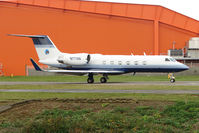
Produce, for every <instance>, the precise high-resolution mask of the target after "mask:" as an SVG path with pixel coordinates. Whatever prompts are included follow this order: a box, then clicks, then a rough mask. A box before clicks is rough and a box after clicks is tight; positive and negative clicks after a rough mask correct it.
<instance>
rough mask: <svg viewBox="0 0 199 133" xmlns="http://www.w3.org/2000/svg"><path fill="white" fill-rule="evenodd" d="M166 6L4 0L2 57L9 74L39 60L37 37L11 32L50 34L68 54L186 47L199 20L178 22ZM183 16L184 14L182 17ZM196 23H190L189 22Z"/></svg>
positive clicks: (22, 71) (1, 5) (153, 51)
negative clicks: (32, 60)
mask: <svg viewBox="0 0 199 133" xmlns="http://www.w3.org/2000/svg"><path fill="white" fill-rule="evenodd" d="M168 12H169V13H170V16H172V15H173V14H172V13H173V11H170V10H168V9H165V8H163V7H160V6H149V5H133V4H117V3H104V2H87V1H76V0H44V1H41V0H9V1H7V2H6V1H0V17H1V25H0V46H1V48H0V62H1V63H2V64H3V66H4V70H3V71H4V74H5V75H10V74H14V75H25V65H30V61H29V58H30V57H32V58H34V59H38V57H37V54H36V51H35V49H34V45H33V43H32V40H31V39H28V38H17V37H11V36H7V34H40V35H42V34H44V35H48V36H49V37H50V38H51V40H52V41H53V42H54V43H55V45H56V46H57V47H58V48H59V49H60V50H61V51H62V52H67V53H80V52H85V53H102V54H125V55H128V54H131V53H133V54H143V52H145V53H146V54H150V55H151V54H157V55H158V54H161V53H166V52H167V50H168V49H170V48H172V42H173V41H175V42H176V48H183V47H184V46H185V42H186V41H188V40H189V39H190V38H191V37H194V36H197V35H198V33H199V22H198V21H195V20H193V19H191V18H188V17H185V18H184V16H182V17H183V20H184V19H185V20H186V21H183V22H184V23H182V22H180V23H179V22H178V19H179V17H178V13H175V12H174V14H175V17H172V18H171V21H168V20H167V19H165V17H166V16H165V15H168ZM180 20H181V21H182V19H180ZM190 24H191V25H192V26H189V25H190Z"/></svg>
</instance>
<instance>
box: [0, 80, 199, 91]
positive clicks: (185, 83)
mask: <svg viewBox="0 0 199 133" xmlns="http://www.w3.org/2000/svg"><path fill="white" fill-rule="evenodd" d="M52 84H87V83H84V82H76V83H75V82H0V85H52ZM87 85H90V84H87ZM94 85H132V86H133V85H146V86H148V85H163V86H164V85H165V86H198V87H199V81H178V82H175V83H170V82H168V81H153V82H152V81H149V82H140V81H138V82H120V83H119V82H109V83H105V84H101V83H94ZM0 92H49V93H145V94H147V93H151V94H199V90H123V89H103V90H102V89H101V90H100V89H81V88H80V89H70V88H66V89H56V88H55V89H0Z"/></svg>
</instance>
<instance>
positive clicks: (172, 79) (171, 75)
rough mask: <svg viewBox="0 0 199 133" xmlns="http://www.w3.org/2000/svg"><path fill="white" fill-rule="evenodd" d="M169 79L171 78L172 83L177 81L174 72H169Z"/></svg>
mask: <svg viewBox="0 0 199 133" xmlns="http://www.w3.org/2000/svg"><path fill="white" fill-rule="evenodd" d="M168 79H169V80H170V82H171V83H174V82H175V81H176V80H175V77H174V75H173V73H169V74H168Z"/></svg>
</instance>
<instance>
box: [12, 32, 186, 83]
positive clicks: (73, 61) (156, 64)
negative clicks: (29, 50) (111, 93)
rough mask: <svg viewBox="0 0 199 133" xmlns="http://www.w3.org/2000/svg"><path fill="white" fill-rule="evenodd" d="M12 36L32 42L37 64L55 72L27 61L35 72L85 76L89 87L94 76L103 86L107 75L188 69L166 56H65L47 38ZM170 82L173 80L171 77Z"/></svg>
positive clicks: (170, 71)
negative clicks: (50, 67)
mask: <svg viewBox="0 0 199 133" xmlns="http://www.w3.org/2000/svg"><path fill="white" fill-rule="evenodd" d="M10 35H11V36H18V37H29V38H32V40H33V43H34V46H35V48H36V51H37V54H38V57H39V62H40V63H42V64H45V65H48V66H52V67H56V68H59V69H58V70H43V69H41V68H40V67H39V66H38V65H37V63H35V61H34V60H33V59H30V60H31V62H32V64H33V66H34V67H35V69H36V70H37V71H44V72H55V73H63V74H71V75H85V74H88V79H87V82H88V83H94V78H93V75H96V74H102V75H103V76H102V77H101V79H100V82H101V83H106V82H107V79H108V75H119V74H125V73H134V74H135V73H136V72H166V73H173V72H180V71H184V70H188V69H189V67H188V66H186V65H184V64H182V63H179V62H177V61H176V60H175V59H174V58H172V57H169V56H156V55H149V56H147V55H143V56H140V55H102V54H87V53H77V54H68V53H62V52H60V51H59V50H58V49H57V48H56V46H55V45H54V44H53V42H52V41H51V40H50V38H49V37H48V36H46V35H16V34H10ZM170 82H172V83H173V82H175V77H174V76H170Z"/></svg>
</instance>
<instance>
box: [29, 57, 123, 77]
mask: <svg viewBox="0 0 199 133" xmlns="http://www.w3.org/2000/svg"><path fill="white" fill-rule="evenodd" d="M30 61H31V62H32V64H33V66H34V68H35V70H37V71H43V72H54V73H65V74H88V73H93V74H104V73H105V74H122V73H124V71H115V70H109V71H108V70H96V69H94V70H43V69H41V68H40V67H39V66H38V65H37V63H36V62H35V61H34V60H33V59H32V58H31V59H30Z"/></svg>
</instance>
